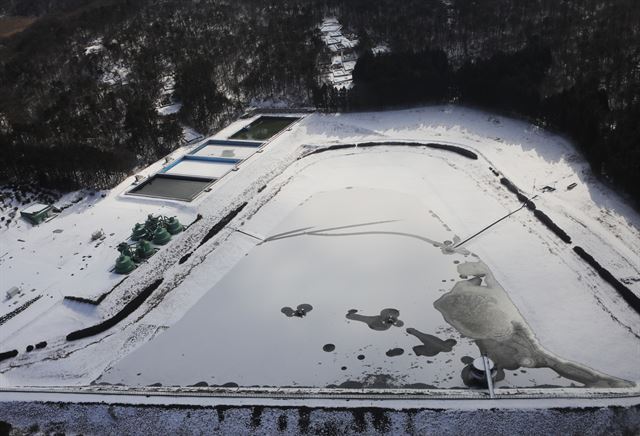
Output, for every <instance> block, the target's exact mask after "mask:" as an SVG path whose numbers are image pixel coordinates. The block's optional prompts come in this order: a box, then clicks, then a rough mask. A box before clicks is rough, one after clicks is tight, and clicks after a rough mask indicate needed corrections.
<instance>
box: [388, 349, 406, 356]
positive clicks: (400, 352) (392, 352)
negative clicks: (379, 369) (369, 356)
mask: <svg viewBox="0 0 640 436" xmlns="http://www.w3.org/2000/svg"><path fill="white" fill-rule="evenodd" d="M385 354H386V355H387V356H388V357H396V356H401V355H403V354H404V350H403V349H402V348H392V349H390V350H387V352H386V353H385Z"/></svg>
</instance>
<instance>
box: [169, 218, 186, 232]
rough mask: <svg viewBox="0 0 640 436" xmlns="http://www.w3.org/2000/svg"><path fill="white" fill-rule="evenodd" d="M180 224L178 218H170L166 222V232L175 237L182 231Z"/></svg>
mask: <svg viewBox="0 0 640 436" xmlns="http://www.w3.org/2000/svg"><path fill="white" fill-rule="evenodd" d="M183 229H184V228H183V226H182V224H180V221H178V218H176V217H174V216H172V217H171V218H169V219H168V220H167V231H168V232H169V233H171V234H172V235H177V234H178V233H180V232H181V231H182V230H183Z"/></svg>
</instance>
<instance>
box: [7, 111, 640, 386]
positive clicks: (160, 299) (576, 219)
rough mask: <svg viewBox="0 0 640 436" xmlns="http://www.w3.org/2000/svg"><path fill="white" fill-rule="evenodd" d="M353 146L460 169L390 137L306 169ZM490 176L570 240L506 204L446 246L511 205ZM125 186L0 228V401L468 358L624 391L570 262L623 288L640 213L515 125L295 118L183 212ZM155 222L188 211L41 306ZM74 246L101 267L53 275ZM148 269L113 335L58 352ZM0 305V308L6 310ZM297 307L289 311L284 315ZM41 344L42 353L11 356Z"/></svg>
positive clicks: (617, 345) (633, 321)
mask: <svg viewBox="0 0 640 436" xmlns="http://www.w3.org/2000/svg"><path fill="white" fill-rule="evenodd" d="M249 122H251V120H242V121H240V122H238V123H234V124H233V125H231V126H229V127H228V128H227V129H225V130H223V131H222V132H220V133H219V134H217V135H216V137H217V138H225V137H226V136H228V135H229V134H231V133H233V132H235V131H237V129H238V128H239V127H241V126H242V125H245V124H247V123H249ZM359 141H388V142H390V143H393V141H422V142H438V143H443V144H455V145H459V146H461V147H463V148H466V149H469V150H473V151H475V152H476V153H478V154H479V159H478V160H471V159H469V158H467V157H464V156H461V155H459V154H456V153H452V152H449V151H445V150H437V149H431V148H427V147H422V146H420V147H415V146H414V147H411V146H400V145H381V146H377V147H370V148H347V149H341V150H333V151H325V152H322V153H317V154H312V155H308V156H306V157H305V155H306V154H307V153H309V151H311V150H314V149H318V148H319V147H324V146H328V145H336V144H341V143H353V142H359ZM180 152H182V153H183V152H184V151H180ZM159 168H160V164H156V166H155V167H154V168H151V169H149V170H146V171H157V170H158V169H159ZM490 168H492V169H493V170H494V171H497V172H499V173H500V174H501V175H504V176H505V177H507V178H509V179H510V180H512V181H513V182H514V183H515V184H516V185H517V186H518V187H519V188H520V189H521V190H522V191H523V192H524V193H525V194H527V196H528V197H534V196H536V198H535V200H534V201H535V203H536V205H537V206H538V208H539V209H541V210H543V211H544V212H545V213H546V214H548V215H549V216H550V217H551V218H552V219H553V220H554V221H555V222H556V223H557V224H558V225H559V226H560V227H562V228H563V229H564V230H565V231H566V232H567V233H568V234H569V235H571V237H572V239H573V242H572V244H566V243H564V242H562V241H561V240H560V239H559V238H558V237H557V236H555V235H554V234H553V233H551V232H550V231H549V230H548V229H547V228H546V227H544V226H543V225H542V224H541V223H540V222H539V221H538V220H536V219H535V218H534V216H533V215H532V214H531V212H530V211H529V210H527V209H521V210H519V211H517V212H515V213H513V214H512V215H510V216H509V217H508V218H506V219H504V220H502V221H501V222H499V223H498V224H496V225H495V226H493V227H491V228H490V229H489V230H487V231H485V232H483V233H481V234H480V235H479V236H477V237H475V238H472V239H471V240H470V241H468V242H465V243H463V244H461V245H460V246H457V247H455V248H454V246H456V245H457V244H458V242H460V241H464V240H465V239H467V238H468V237H470V236H472V235H473V234H475V233H476V232H478V231H480V230H481V229H482V228H484V227H485V226H487V225H489V224H491V223H492V222H494V221H496V220H498V219H500V218H502V217H504V216H505V215H507V214H509V213H511V212H513V211H516V210H517V209H519V208H520V206H521V204H520V203H519V202H518V200H517V199H516V197H515V196H514V195H513V194H511V193H509V192H508V191H507V190H506V189H505V188H504V186H502V185H501V184H500V182H499V177H497V176H496V175H495V174H494V172H493V171H492V170H491V169H490ZM572 182H576V183H577V184H578V185H577V187H576V188H574V189H572V190H566V186H567V185H569V184H570V183H572ZM130 184H131V180H128V181H125V182H124V183H123V184H122V185H121V186H119V187H117V188H115V189H114V190H112V191H111V192H110V193H109V194H108V196H107V197H106V198H105V199H102V200H100V201H96V202H95V204H94V205H93V206H92V207H91V208H87V209H85V210H82V209H78V210H76V211H72V212H68V213H67V215H66V216H61V217H58V218H56V219H54V220H52V221H50V222H47V223H44V224H43V225H41V226H39V227H37V228H27V227H26V226H23V228H21V229H19V230H15V229H13V228H12V229H10V230H8V231H5V232H4V233H1V234H0V238H2V239H1V243H2V250H3V252H5V251H6V253H7V254H6V255H5V256H4V257H3V258H2V259H0V262H1V263H0V274H1V275H2V284H3V285H4V286H5V288H9V287H10V286H13V285H16V284H18V283H23V285H22V287H23V289H27V288H29V289H30V288H35V289H36V294H40V293H46V294H47V298H41V299H40V300H38V301H37V302H36V303H34V304H33V305H31V306H29V308H27V309H26V310H24V311H23V312H21V313H20V314H18V315H17V316H15V317H13V318H11V319H10V320H8V321H7V322H6V323H5V324H3V325H2V329H1V331H0V351H6V350H11V349H17V350H19V352H20V354H19V355H18V356H17V357H15V358H13V359H9V360H6V361H4V362H2V363H0V374H1V375H0V383H1V384H2V386H3V387H17V386H85V385H89V384H91V383H110V384H117V383H123V384H125V385H130V386H148V385H152V384H158V383H160V384H162V385H163V386H187V385H194V384H198V385H199V386H206V385H210V386H223V385H225V384H228V383H233V385H234V386H235V385H238V386H241V387H249V386H267V387H283V386H285V387H286V386H297V387H310V388H323V387H331V386H342V387H347V388H348V387H372V388H388V387H399V388H403V387H405V388H452V387H463V388H464V387H465V385H464V383H463V379H462V377H461V373H462V372H463V371H464V370H465V366H466V365H467V362H468V361H469V358H473V357H477V356H478V355H479V353H480V350H479V347H480V348H482V350H483V351H485V352H487V354H489V356H490V357H491V358H492V359H494V361H496V363H497V364H498V366H500V367H502V369H503V370H504V378H502V377H500V378H501V379H500V380H499V381H498V382H497V387H498V388H507V387H522V388H527V387H535V386H562V387H567V386H578V387H581V386H587V387H591V388H602V389H605V388H628V387H633V386H634V385H635V383H636V382H639V381H640V366H638V365H637V362H638V361H640V338H639V336H640V316H639V315H638V314H637V313H636V312H634V311H633V310H632V309H631V308H630V307H629V306H628V305H627V303H626V302H625V301H624V300H622V299H621V298H620V297H619V296H618V294H617V293H616V292H615V290H614V289H613V288H612V287H611V286H610V285H608V284H607V283H605V282H604V281H603V280H602V279H601V278H600V277H599V276H598V275H597V274H596V273H595V272H594V271H593V270H592V269H591V268H590V267H589V266H588V265H587V264H585V263H584V262H583V261H582V260H581V259H580V258H579V257H578V256H577V255H576V254H575V253H574V252H573V250H572V247H573V245H580V246H582V247H584V248H585V249H586V250H587V251H589V252H590V253H592V254H593V255H594V257H596V259H597V260H598V261H599V262H600V263H601V264H602V265H603V266H605V267H606V268H608V269H609V270H610V271H611V272H612V274H613V275H614V276H615V277H617V278H618V279H621V280H623V281H624V282H625V283H627V286H628V287H629V288H630V289H631V290H632V291H633V292H635V293H636V294H638V293H640V281H638V279H639V278H640V261H639V259H640V234H639V232H638V228H639V223H640V218H639V217H638V214H637V213H636V212H634V211H633V210H632V209H631V208H629V207H628V206H626V205H625V203H624V201H623V200H622V199H621V198H620V197H618V196H617V195H616V194H614V193H613V192H612V191H610V190H609V189H608V188H606V187H604V186H603V185H602V184H600V183H599V182H598V181H596V180H595V179H594V178H593V177H592V176H591V175H590V173H589V170H588V166H587V164H586V163H585V162H584V161H583V160H582V158H581V157H580V156H579V155H578V154H577V153H576V151H575V150H574V149H573V147H572V146H571V145H570V144H568V143H567V142H566V141H564V140H563V139H562V138H559V137H557V136H554V135H550V134H548V133H546V132H544V131H541V130H539V129H537V128H536V127H534V126H532V125H529V124H527V123H523V122H518V121H513V120H509V119H505V118H502V117H495V116H491V115H488V114H486V113H483V112H478V111H472V110H468V109H463V108H457V107H430V108H423V109H416V110H406V111H396V112H383V113H363V114H346V115H344V114H341V115H320V114H313V115H309V116H306V117H305V118H304V119H302V120H301V121H300V122H299V123H297V124H296V125H294V126H293V127H292V129H291V130H290V131H286V132H283V133H282V134H280V135H278V136H277V137H276V138H274V139H273V140H272V141H271V142H269V143H268V144H267V145H266V146H265V147H264V149H263V152H262V153H257V154H255V155H253V156H251V157H250V158H249V159H247V160H246V161H244V162H243V163H242V164H241V165H240V166H239V170H238V171H235V172H231V173H228V174H227V175H225V176H224V177H223V178H222V179H220V180H219V181H218V182H217V183H216V184H215V185H213V186H212V189H211V192H207V193H203V194H202V195H200V196H199V197H198V198H197V199H196V200H194V201H193V202H192V203H180V202H170V201H161V200H151V199H140V198H125V197H123V196H122V193H123V192H124V191H125V190H126V189H127V188H128V187H129V186H130ZM544 186H551V187H555V188H556V190H555V191H552V192H543V191H542V189H541V188H542V187H544ZM244 202H246V203H247V205H246V206H245V207H244V208H243V209H241V210H240V212H239V213H238V214H237V216H235V218H234V219H232V220H231V221H230V222H229V223H228V224H227V225H226V227H225V228H224V229H222V230H221V231H220V232H218V233H217V234H215V235H214V236H213V237H212V238H211V239H208V240H207V241H206V242H205V243H204V244H202V245H201V246H199V245H200V242H201V241H202V240H203V237H204V236H205V235H206V234H207V232H209V230H210V229H211V228H212V227H213V225H214V224H215V223H217V222H218V221H219V220H220V219H221V218H222V217H224V216H225V215H227V214H228V213H229V212H230V211H232V210H234V209H237V208H238V206H239V205H241V204H242V203H244ZM125 211H126V212H125ZM65 212H67V211H65ZM92 212H93V213H92ZM158 212H162V213H164V214H166V215H178V216H179V218H180V219H181V220H182V221H183V222H185V223H189V222H191V221H193V219H194V218H195V215H196V214H198V213H200V214H202V215H203V218H202V219H201V220H199V221H197V222H196V223H194V224H193V225H192V226H191V227H190V228H189V229H188V230H187V231H186V232H184V233H183V234H181V235H179V236H177V237H174V239H173V240H172V242H171V243H170V244H169V245H168V246H166V247H164V248H162V250H160V251H159V252H158V253H157V254H156V255H155V256H153V257H152V258H151V259H150V260H149V261H148V262H147V263H146V264H144V265H142V266H140V267H139V268H138V269H137V270H135V271H134V272H132V273H131V274H130V276H129V277H128V278H127V279H126V280H125V281H124V282H123V283H122V284H120V285H119V286H117V287H116V288H115V289H114V290H113V291H112V292H111V293H110V294H109V295H108V296H107V297H106V298H105V299H104V301H103V302H102V303H101V304H100V305H98V306H95V307H86V306H87V305H84V304H82V303H75V302H64V301H62V299H61V298H60V296H59V295H69V294H71V295H76V294H77V295H78V296H82V295H81V294H82V292H85V293H87V294H91V295H93V294H94V293H98V291H101V290H104V288H105V287H108V285H110V284H111V285H112V283H113V284H115V281H116V278H117V279H119V278H121V277H120V276H117V277H113V276H115V275H114V274H112V273H109V272H108V270H109V268H110V265H111V264H112V263H113V260H114V254H113V253H114V249H113V244H114V243H115V244H117V242H120V240H119V239H122V237H123V236H124V237H126V236H127V235H126V233H127V231H129V230H130V227H131V226H132V225H133V223H134V222H136V221H141V220H142V218H143V217H144V216H145V215H146V214H147V213H158ZM117 216H119V217H120V220H118V219H116V217H117ZM124 217H127V219H126V220H123V218H124ZM119 221H126V223H125V222H123V223H122V224H120V223H119ZM58 228H59V229H62V230H63V232H62V233H52V231H53V230H55V229H58ZM95 228H104V230H105V233H106V234H107V235H109V234H110V233H114V236H113V239H114V240H113V242H112V243H111V245H112V247H110V248H109V249H108V250H107V249H104V250H103V249H101V248H100V247H93V245H91V246H90V247H89V246H87V243H86V242H83V241H84V239H83V238H85V239H86V238H88V234H90V230H94V229H95ZM112 228H113V229H115V230H114V231H112V230H111V229H112ZM118 238H119V239H118ZM17 239H22V240H23V241H26V242H16V240H17ZM80 242H83V243H82V244H80ZM106 245H107V244H104V243H103V246H106ZM77 246H79V248H76V247H77ZM83 246H84V248H83ZM23 247H25V249H24V250H22V248H23ZM85 251H86V253H85ZM75 252H78V253H79V255H80V256H82V255H85V256H86V255H87V253H91V254H92V257H91V259H92V260H91V262H90V263H94V264H96V265H98V264H99V265H100V266H99V267H92V268H89V269H88V270H87V271H88V272H87V273H86V274H85V275H82V274H75V275H74V276H70V274H71V272H70V271H73V269H72V266H71V263H69V262H70V261H66V262H67V263H64V262H63V263H60V262H62V261H58V260H57V258H58V257H59V256H63V259H65V258H66V256H69V257H70V258H71V259H75V257H77V256H78V255H74V253H75ZM188 253H191V256H189V257H188V258H186V259H185V258H184V257H183V256H184V255H185V254H188ZM3 254H4V253H3ZM85 259H86V257H85ZM180 260H182V262H179V261H180ZM74 262H75V261H74ZM73 265H74V268H75V263H74V264H73ZM58 267H60V269H58ZM35 271H38V272H39V271H46V274H43V273H40V274H38V275H34V272H35ZM83 271H84V270H83ZM5 277H6V279H5ZM160 277H162V278H163V279H164V280H163V282H162V284H161V285H160V287H159V288H158V289H157V290H156V291H154V293H153V294H152V295H151V297H150V298H149V299H148V300H147V301H145V302H144V303H143V304H142V306H141V307H140V308H138V309H137V310H136V311H135V312H134V313H133V314H132V315H130V316H128V317H127V318H126V319H125V320H124V321H121V322H120V323H119V324H118V325H117V326H115V327H113V328H111V329H109V330H108V331H106V332H104V333H101V334H98V335H96V336H92V337H89V338H85V339H81V340H78V341H67V340H66V339H65V336H66V335H67V334H68V333H70V332H71V331H73V330H77V329H79V328H83V327H88V326H91V325H93V324H97V323H98V322H100V321H101V320H103V319H105V318H107V317H108V316H111V315H113V314H114V313H116V312H117V311H118V310H119V309H120V308H121V307H122V306H123V305H124V304H125V303H126V302H127V301H130V300H131V299H132V298H133V297H134V296H135V295H137V294H138V293H139V292H140V291H141V290H142V289H143V288H144V287H145V286H147V285H148V284H149V283H151V282H153V281H155V280H156V279H157V278H160ZM70 289H73V293H72V292H71V291H70ZM49 301H50V302H49ZM45 302H46V304H45ZM300 305H303V306H300ZM1 307H2V310H3V312H2V313H0V315H2V314H4V313H5V312H8V311H10V310H13V307H10V306H8V305H7V303H6V302H2V306H1ZM300 309H303V310H304V311H305V316H302V317H299V316H295V315H296V310H298V312H297V314H298V315H300V312H301V311H300ZM386 309H391V310H386ZM381 313H382V316H380V315H381ZM42 340H46V341H47V343H48V345H47V347H46V348H44V349H42V350H37V351H34V352H31V353H25V352H24V349H25V347H26V346H27V345H29V344H33V343H35V342H38V341H42ZM549 392H550V394H552V392H553V389H550V390H549Z"/></svg>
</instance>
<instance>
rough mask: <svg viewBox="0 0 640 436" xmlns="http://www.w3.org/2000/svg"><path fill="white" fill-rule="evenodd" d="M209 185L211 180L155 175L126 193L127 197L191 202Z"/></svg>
mask: <svg viewBox="0 0 640 436" xmlns="http://www.w3.org/2000/svg"><path fill="white" fill-rule="evenodd" d="M211 183H213V179H211V178H207V179H202V178H199V177H189V176H174V175H170V174H157V175H155V176H152V177H150V178H148V179H147V180H145V181H144V182H142V183H141V184H139V185H138V186H136V187H135V188H133V189H132V190H131V191H129V192H127V195H141V196H146V197H158V198H168V199H173V200H180V201H191V200H193V199H194V198H196V197H197V196H198V194H200V193H201V192H202V191H203V190H204V189H205V188H207V187H208V186H209V185H211Z"/></svg>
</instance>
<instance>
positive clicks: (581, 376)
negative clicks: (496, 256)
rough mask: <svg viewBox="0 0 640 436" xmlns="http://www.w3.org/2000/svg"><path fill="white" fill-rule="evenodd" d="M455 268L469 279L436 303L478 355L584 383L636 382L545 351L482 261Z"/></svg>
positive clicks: (509, 367)
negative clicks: (538, 369)
mask: <svg viewBox="0 0 640 436" xmlns="http://www.w3.org/2000/svg"><path fill="white" fill-rule="evenodd" d="M458 272H459V273H460V274H463V275H467V276H470V277H472V278H471V279H468V280H462V281H459V282H457V283H456V285H455V286H454V287H453V289H452V290H451V291H450V292H448V293H446V294H444V295H442V296H441V297H440V298H439V299H438V300H436V301H435V302H434V307H435V308H436V309H437V310H438V311H439V312H440V313H441V314H442V316H443V317H444V319H445V320H446V321H447V322H448V323H449V324H450V325H451V326H453V327H455V328H456V329H457V330H458V332H460V334H462V335H463V336H466V337H468V338H470V339H474V340H475V341H476V344H477V345H478V348H480V351H481V353H483V354H486V355H487V356H488V357H489V358H490V359H491V360H493V361H494V362H495V364H496V367H498V368H502V369H507V370H512V371H513V370H516V369H518V368H520V367H525V368H550V369H552V370H553V371H555V372H556V373H558V374H559V375H560V376H562V377H565V378H567V379H569V380H573V381H577V382H579V383H582V384H584V385H585V386H586V387H613V388H620V387H632V386H634V383H632V382H629V381H626V380H622V379H619V378H616V377H612V376H609V375H607V374H603V373H600V372H598V371H595V370H593V369H591V368H588V367H586V366H584V365H580V364H578V363H574V362H569V361H566V360H564V359H561V358H559V357H557V356H555V355H554V354H552V353H551V352H549V351H547V350H545V349H544V348H543V347H542V345H541V344H540V343H539V342H538V340H537V339H536V337H535V335H534V334H533V331H531V329H530V327H529V325H528V324H527V323H526V321H525V320H524V318H523V317H522V315H521V314H520V312H519V311H518V309H517V308H516V307H515V305H514V304H513V302H512V301H511V299H510V298H509V296H508V295H507V293H506V291H505V290H504V289H503V288H502V286H500V284H499V283H498V281H497V280H496V279H495V277H494V276H493V274H492V273H491V271H490V269H489V268H488V267H487V265H485V264H484V263H482V262H467V263H463V264H460V265H458Z"/></svg>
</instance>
